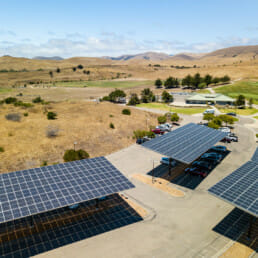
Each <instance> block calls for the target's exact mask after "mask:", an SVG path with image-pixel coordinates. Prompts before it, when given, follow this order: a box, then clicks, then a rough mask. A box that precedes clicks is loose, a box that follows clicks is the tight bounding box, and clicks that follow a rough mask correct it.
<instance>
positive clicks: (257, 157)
mask: <svg viewBox="0 0 258 258" xmlns="http://www.w3.org/2000/svg"><path fill="white" fill-rule="evenodd" d="M251 161H253V162H256V163H258V148H256V151H255V153H254V155H253V157H252V159H251Z"/></svg>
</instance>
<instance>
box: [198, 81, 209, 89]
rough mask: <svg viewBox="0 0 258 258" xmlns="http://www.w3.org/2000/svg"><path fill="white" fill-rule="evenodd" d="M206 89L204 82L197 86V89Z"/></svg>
mask: <svg viewBox="0 0 258 258" xmlns="http://www.w3.org/2000/svg"><path fill="white" fill-rule="evenodd" d="M206 87H207V84H206V82H201V83H200V84H199V85H198V89H204V88H206Z"/></svg>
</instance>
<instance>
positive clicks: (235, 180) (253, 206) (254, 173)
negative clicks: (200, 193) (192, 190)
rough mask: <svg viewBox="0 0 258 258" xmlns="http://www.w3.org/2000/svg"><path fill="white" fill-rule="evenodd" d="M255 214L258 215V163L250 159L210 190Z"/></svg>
mask: <svg viewBox="0 0 258 258" xmlns="http://www.w3.org/2000/svg"><path fill="white" fill-rule="evenodd" d="M208 191H209V192H210V193H211V194H213V195H215V196H216V197H218V198H220V199H222V200H224V201H227V202H229V203H230V204H232V205H234V206H236V207H238V208H239V209H242V210H244V211H246V212H248V213H250V214H252V215H254V216H256V217H257V215H258V164H257V163H255V162H252V161H248V162H247V163H245V164H244V165H243V166H241V167H240V168H238V169H237V170H235V171H234V172H233V173H231V174H230V175H229V176H227V177H225V178H224V179H222V180H221V181H220V182H218V183H217V184H215V185H214V186H212V187H211V188H210V189H209V190H208Z"/></svg>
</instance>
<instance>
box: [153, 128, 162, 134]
mask: <svg viewBox="0 0 258 258" xmlns="http://www.w3.org/2000/svg"><path fill="white" fill-rule="evenodd" d="M151 131H152V132H153V133H155V134H164V133H165V131H162V130H160V129H159V128H155V129H152V130H151Z"/></svg>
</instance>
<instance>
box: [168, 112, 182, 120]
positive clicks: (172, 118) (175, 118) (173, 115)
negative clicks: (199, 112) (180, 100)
mask: <svg viewBox="0 0 258 258" xmlns="http://www.w3.org/2000/svg"><path fill="white" fill-rule="evenodd" d="M179 119H180V117H179V116H178V114H177V113H173V114H171V116H170V120H171V122H177V121H179Z"/></svg>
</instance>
